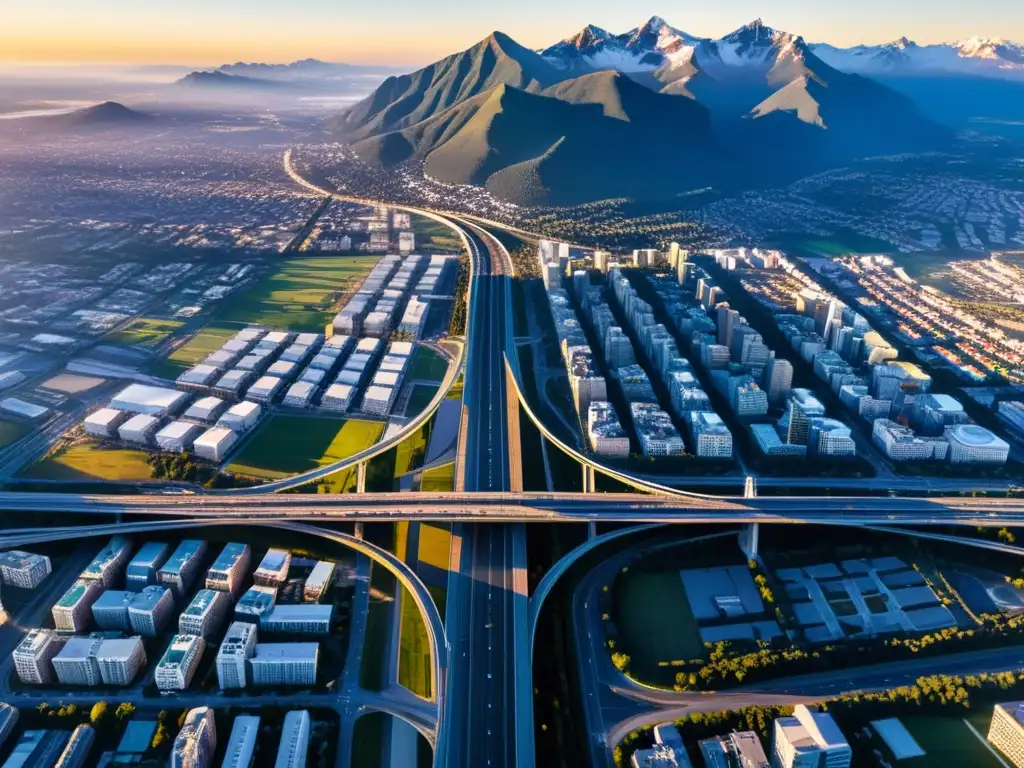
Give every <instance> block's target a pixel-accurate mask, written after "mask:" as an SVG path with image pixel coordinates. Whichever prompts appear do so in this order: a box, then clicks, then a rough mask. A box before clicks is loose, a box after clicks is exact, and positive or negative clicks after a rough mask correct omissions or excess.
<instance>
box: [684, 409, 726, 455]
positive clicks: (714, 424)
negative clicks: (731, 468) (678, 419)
mask: <svg viewBox="0 0 1024 768" xmlns="http://www.w3.org/2000/svg"><path fill="white" fill-rule="evenodd" d="M687 423H688V424H689V426H690V440H691V442H692V444H693V452H694V454H695V455H697V456H699V457H700V458H716V459H729V458H732V433H731V432H730V431H729V428H728V427H726V426H725V423H724V422H723V421H722V417H721V416H719V415H718V414H717V413H713V412H711V411H693V412H691V413H689V415H688V418H687Z"/></svg>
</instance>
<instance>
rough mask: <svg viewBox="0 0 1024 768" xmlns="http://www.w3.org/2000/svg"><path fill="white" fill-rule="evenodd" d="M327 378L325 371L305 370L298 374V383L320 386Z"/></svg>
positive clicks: (317, 369)
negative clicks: (303, 382)
mask: <svg viewBox="0 0 1024 768" xmlns="http://www.w3.org/2000/svg"><path fill="white" fill-rule="evenodd" d="M326 378H327V371H325V370H323V369H322V368H307V369H305V370H304V371H303V372H302V373H301V374H299V381H305V382H306V383H308V384H312V385H313V386H315V387H318V386H320V385H321V384H322V383H323V381H324V379H326Z"/></svg>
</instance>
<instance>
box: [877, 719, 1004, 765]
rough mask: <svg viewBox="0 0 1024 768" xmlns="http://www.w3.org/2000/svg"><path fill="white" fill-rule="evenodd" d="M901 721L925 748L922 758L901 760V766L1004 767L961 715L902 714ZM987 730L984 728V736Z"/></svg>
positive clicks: (982, 732) (915, 739) (899, 763)
mask: <svg viewBox="0 0 1024 768" xmlns="http://www.w3.org/2000/svg"><path fill="white" fill-rule="evenodd" d="M900 721H901V722H902V723H903V725H904V727H905V728H906V729H907V730H908V731H910V735H911V736H913V737H914V741H916V742H917V744H918V746H920V747H921V749H923V750H924V755H923V756H922V757H914V758H910V759H907V760H900V761H899V762H898V763H897V765H899V766H900V768H946V766H954V765H962V766H965V768H966V766H970V768H1002V765H1003V764H1002V763H1000V761H999V760H998V759H996V757H995V756H994V755H993V754H992V753H991V752H989V750H988V749H987V748H986V747H985V744H984V743H982V741H979V740H978V737H977V736H975V735H974V734H973V733H971V729H970V728H968V727H967V724H966V723H964V721H963V719H962V718H959V717H938V716H936V717H901V718H900ZM975 727H977V726H975ZM985 733H986V732H985V731H981V735H982V737H984V736H985Z"/></svg>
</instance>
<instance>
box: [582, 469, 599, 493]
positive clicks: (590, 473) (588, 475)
mask: <svg viewBox="0 0 1024 768" xmlns="http://www.w3.org/2000/svg"><path fill="white" fill-rule="evenodd" d="M596 479H597V478H596V475H595V474H594V468H593V467H588V466H585V465H584V467H583V492H584V493H594V483H595V480H596Z"/></svg>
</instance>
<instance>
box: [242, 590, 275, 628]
mask: <svg viewBox="0 0 1024 768" xmlns="http://www.w3.org/2000/svg"><path fill="white" fill-rule="evenodd" d="M275 600H277V587H264V586H261V585H259V584H255V585H253V586H251V587H249V589H247V590H246V591H245V594H244V595H242V596H241V597H240V598H239V599H238V605H236V606H235V618H236V619H244V620H245V621H259V618H260V616H262V615H263V614H264V613H266V612H267V611H269V610H271V609H272V608H273V607H274V601H275Z"/></svg>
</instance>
